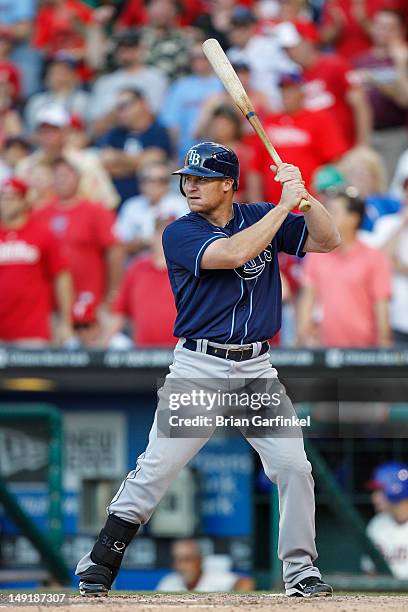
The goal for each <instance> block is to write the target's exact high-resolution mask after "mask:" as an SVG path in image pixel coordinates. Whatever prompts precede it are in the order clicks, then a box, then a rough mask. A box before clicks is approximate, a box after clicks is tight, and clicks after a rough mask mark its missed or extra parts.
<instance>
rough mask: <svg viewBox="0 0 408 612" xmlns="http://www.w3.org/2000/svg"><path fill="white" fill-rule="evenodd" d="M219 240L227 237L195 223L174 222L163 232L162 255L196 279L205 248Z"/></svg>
mask: <svg viewBox="0 0 408 612" xmlns="http://www.w3.org/2000/svg"><path fill="white" fill-rule="evenodd" d="M220 238H228V236H227V235H226V234H224V233H223V232H221V231H216V230H214V231H212V230H210V229H207V228H206V227H203V226H201V225H198V224H195V223H191V222H190V223H188V222H180V221H179V222H177V221H176V222H175V223H172V224H171V225H169V226H167V227H166V229H165V230H164V233H163V248H164V254H165V256H166V259H167V261H168V262H170V263H172V264H176V265H178V266H181V267H182V268H185V269H186V270H188V271H189V272H191V274H194V276H196V277H197V278H198V277H199V276H200V266H201V260H202V258H203V255H204V253H205V250H206V248H207V247H208V246H209V245H210V244H212V243H213V242H215V241H216V240H219V239H220Z"/></svg>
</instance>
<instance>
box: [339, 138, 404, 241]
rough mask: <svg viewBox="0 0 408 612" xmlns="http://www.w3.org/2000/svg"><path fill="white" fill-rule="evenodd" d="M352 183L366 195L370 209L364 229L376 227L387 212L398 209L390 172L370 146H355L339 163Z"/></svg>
mask: <svg viewBox="0 0 408 612" xmlns="http://www.w3.org/2000/svg"><path fill="white" fill-rule="evenodd" d="M338 167H339V170H340V171H341V172H342V173H343V175H344V176H345V178H346V182H347V184H348V185H349V186H350V187H354V188H355V189H356V192H357V193H358V195H359V196H360V197H361V198H363V199H364V201H365V205H366V212H365V216H364V219H363V221H362V224H361V229H364V230H367V231H370V232H371V231H372V230H373V227H374V225H375V222H376V221H377V219H379V217H382V216H383V215H389V214H392V213H395V212H398V210H399V208H400V203H399V201H398V200H396V199H395V198H392V197H391V196H389V195H388V194H387V193H386V191H387V186H388V182H387V175H386V171H385V168H384V164H383V161H382V158H381V156H380V155H379V154H378V153H377V152H376V151H374V149H371V148H370V147H367V146H360V147H355V148H354V149H351V150H350V151H349V152H348V153H346V154H345V155H344V157H343V158H342V159H341V161H340V162H339V164H338Z"/></svg>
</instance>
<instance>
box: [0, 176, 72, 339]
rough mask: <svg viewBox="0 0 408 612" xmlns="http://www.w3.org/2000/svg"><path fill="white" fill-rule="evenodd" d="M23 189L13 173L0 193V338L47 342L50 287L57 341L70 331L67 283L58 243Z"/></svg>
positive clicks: (69, 282) (24, 187)
mask: <svg viewBox="0 0 408 612" xmlns="http://www.w3.org/2000/svg"><path fill="white" fill-rule="evenodd" d="M26 194H27V185H26V184H25V183H23V182H22V181H20V180H19V179H16V178H10V179H8V180H7V181H6V182H5V183H3V186H2V189H1V192H0V294H1V300H0V341H1V342H14V343H24V344H25V345H30V346H42V345H45V344H47V343H49V342H50V341H51V314H52V290H53V289H54V293H55V298H56V302H57V306H58V310H59V313H60V320H59V327H58V336H59V340H60V341H61V342H63V341H65V340H67V339H68V338H69V337H70V336H71V335H72V328H71V323H70V317H71V304H72V284H71V277H70V275H69V273H68V272H67V265H66V263H65V262H64V260H63V258H62V256H61V252H60V247H59V244H58V242H57V241H56V240H55V238H54V237H53V236H52V234H51V232H49V231H48V230H47V228H46V227H45V226H44V225H43V224H42V223H40V222H38V221H37V220H35V219H34V218H33V217H32V216H31V215H30V213H29V210H28V206H27V201H26Z"/></svg>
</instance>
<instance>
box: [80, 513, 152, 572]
mask: <svg viewBox="0 0 408 612" xmlns="http://www.w3.org/2000/svg"><path fill="white" fill-rule="evenodd" d="M139 527H140V525H134V524H133V523H128V522H127V521H124V520H123V519H121V518H119V517H117V516H115V515H114V514H110V515H109V516H108V520H107V521H106V524H105V527H104V528H103V529H102V530H101V532H100V534H99V537H98V539H97V541H96V543H95V546H94V547H93V549H92V552H91V560H92V562H93V563H97V564H98V565H105V566H106V567H109V568H110V569H112V570H114V569H118V568H119V567H120V564H121V563H122V559H123V555H124V552H125V550H126V548H127V547H128V545H129V544H130V543H131V541H132V540H133V537H134V536H135V535H136V532H137V530H138V529H139Z"/></svg>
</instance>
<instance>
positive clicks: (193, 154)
mask: <svg viewBox="0 0 408 612" xmlns="http://www.w3.org/2000/svg"><path fill="white" fill-rule="evenodd" d="M200 161H201V157H200V155H199V153H197V149H191V151H190V152H189V154H188V163H189V165H190V166H199V165H200Z"/></svg>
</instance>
